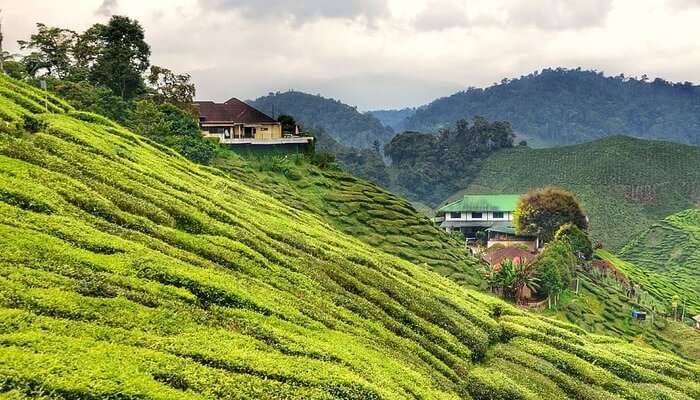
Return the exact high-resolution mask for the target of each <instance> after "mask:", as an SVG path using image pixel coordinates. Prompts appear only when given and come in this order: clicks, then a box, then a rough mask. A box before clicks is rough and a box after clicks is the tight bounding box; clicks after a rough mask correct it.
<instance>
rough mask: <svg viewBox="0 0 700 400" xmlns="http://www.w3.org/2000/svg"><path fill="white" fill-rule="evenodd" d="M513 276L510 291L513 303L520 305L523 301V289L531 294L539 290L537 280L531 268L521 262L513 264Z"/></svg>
mask: <svg viewBox="0 0 700 400" xmlns="http://www.w3.org/2000/svg"><path fill="white" fill-rule="evenodd" d="M513 275H514V277H513V283H512V289H511V290H512V292H513V294H514V296H515V302H516V303H517V304H520V303H522V300H523V292H524V289H525V288H528V289H530V291H532V292H534V291H535V290H537V289H539V287H540V285H539V284H538V282H539V279H537V278H536V277H535V274H534V271H533V268H532V266H531V265H527V264H525V263H523V262H518V263H514V266H513Z"/></svg>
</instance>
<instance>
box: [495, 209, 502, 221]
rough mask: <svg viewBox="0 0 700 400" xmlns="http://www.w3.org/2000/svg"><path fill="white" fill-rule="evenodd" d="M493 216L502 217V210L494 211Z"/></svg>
mask: <svg viewBox="0 0 700 400" xmlns="http://www.w3.org/2000/svg"><path fill="white" fill-rule="evenodd" d="M493 218H494V219H503V212H502V211H494V213H493Z"/></svg>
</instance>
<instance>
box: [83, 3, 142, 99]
mask: <svg viewBox="0 0 700 400" xmlns="http://www.w3.org/2000/svg"><path fill="white" fill-rule="evenodd" d="M150 55H151V49H150V47H149V46H148V44H147V43H146V42H145V40H144V32H143V28H142V27H141V24H139V22H138V21H136V20H133V19H131V18H128V17H124V16H119V15H115V16H113V17H112V18H111V19H110V20H109V23H108V24H107V25H103V24H95V25H93V26H92V27H91V28H90V29H88V30H87V31H85V33H83V34H82V35H81V36H80V39H79V40H78V43H77V46H76V57H77V59H78V64H79V65H80V66H81V67H82V68H83V69H84V70H85V71H87V75H88V77H89V79H90V81H91V82H92V83H93V84H96V85H102V86H105V87H107V88H109V89H111V90H112V92H114V93H115V94H117V95H118V96H121V97H122V98H123V99H132V98H134V97H136V96H137V95H138V94H139V93H142V92H143V91H144V89H145V85H144V79H143V73H144V72H145V71H146V70H147V69H148V66H149V65H150V63H149V57H150Z"/></svg>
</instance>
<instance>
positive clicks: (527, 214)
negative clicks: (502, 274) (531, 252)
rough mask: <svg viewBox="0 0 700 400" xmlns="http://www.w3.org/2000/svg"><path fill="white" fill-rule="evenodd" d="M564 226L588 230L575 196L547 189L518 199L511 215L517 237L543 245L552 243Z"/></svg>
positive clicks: (550, 188)
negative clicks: (537, 240)
mask: <svg viewBox="0 0 700 400" xmlns="http://www.w3.org/2000/svg"><path fill="white" fill-rule="evenodd" d="M566 224H573V225H575V226H577V227H578V228H580V229H584V230H585V229H588V221H587V220H586V216H585V215H584V214H583V211H582V210H581V206H580V205H579V203H578V201H577V200H576V199H575V198H574V195H573V194H571V193H569V192H566V191H564V190H561V189H558V188H553V187H548V188H544V189H541V190H533V191H530V192H528V193H527V194H525V195H523V196H521V197H520V199H519V200H518V205H517V207H516V208H515V210H514V211H513V225H514V226H515V229H516V231H517V232H518V234H525V235H535V236H538V237H539V238H540V240H542V241H543V242H545V243H546V242H549V241H551V240H553V239H554V235H555V234H556V233H557V231H558V230H559V229H560V228H561V227H562V226H564V225H566Z"/></svg>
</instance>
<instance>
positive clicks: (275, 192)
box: [215, 152, 482, 287]
mask: <svg viewBox="0 0 700 400" xmlns="http://www.w3.org/2000/svg"><path fill="white" fill-rule="evenodd" d="M215 165H216V167H218V168H219V169H221V170H223V171H227V172H230V173H231V174H233V175H235V176H236V177H237V179H238V180H240V181H241V182H242V183H245V184H246V185H248V186H249V187H251V188H255V189H257V190H260V191H263V192H265V193H266V194H269V195H271V196H272V197H275V198H277V199H280V200H281V201H282V202H283V203H284V204H286V205H287V206H289V207H293V208H296V209H298V210H300V211H304V212H310V213H313V214H315V215H317V216H318V217H319V218H321V219H322V220H324V221H326V222H328V223H330V224H331V225H333V226H334V227H335V228H337V229H339V230H341V231H342V232H344V233H346V234H348V235H351V236H353V237H354V238H356V239H359V240H361V241H363V242H365V243H367V244H370V245H372V246H373V247H375V248H378V249H380V250H382V251H384V252H386V253H389V254H392V255H395V256H398V257H401V258H403V259H405V260H408V261H410V262H412V263H414V264H421V265H427V266H428V267H429V268H430V269H432V270H434V271H436V272H439V273H440V274H442V275H444V276H447V277H449V278H450V279H452V280H453V281H455V282H458V283H460V284H462V285H465V286H469V287H480V286H481V285H482V279H481V277H480V275H479V266H478V264H477V261H476V259H475V258H473V257H470V256H468V252H467V250H466V249H465V247H464V243H463V242H462V241H461V240H459V239H457V238H456V237H454V236H450V235H448V234H447V233H445V232H444V231H443V230H441V229H439V228H437V227H436V226H435V224H433V223H432V222H431V221H430V220H429V219H428V218H427V217H426V215H425V214H424V213H422V212H420V211H417V210H416V209H415V208H414V207H413V205H412V204H411V203H409V202H408V201H406V200H404V199H402V198H399V197H397V196H396V195H394V194H392V193H391V192H388V191H386V190H384V189H382V188H380V187H378V186H377V185H374V184H372V183H370V182H368V181H365V180H362V179H358V178H356V177H354V176H352V175H350V174H348V173H346V172H343V171H340V170H336V169H320V168H318V167H315V166H313V165H311V164H309V163H307V162H305V161H304V160H300V159H297V158H296V157H295V158H293V159H292V158H290V157H280V158H274V159H272V160H270V159H265V158H262V159H250V158H241V157H240V156H238V155H237V154H235V153H231V152H225V153H222V154H221V156H220V157H219V158H218V159H217V161H216V163H215Z"/></svg>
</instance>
